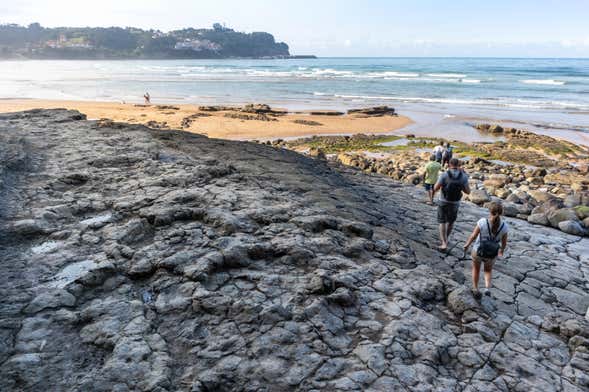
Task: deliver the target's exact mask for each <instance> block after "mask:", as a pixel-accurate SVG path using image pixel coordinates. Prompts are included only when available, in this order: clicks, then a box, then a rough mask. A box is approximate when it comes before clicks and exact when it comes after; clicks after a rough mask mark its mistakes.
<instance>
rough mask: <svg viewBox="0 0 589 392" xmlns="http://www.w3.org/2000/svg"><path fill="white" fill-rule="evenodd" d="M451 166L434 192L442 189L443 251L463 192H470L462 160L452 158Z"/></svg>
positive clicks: (441, 227) (439, 221)
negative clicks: (461, 164) (461, 163)
mask: <svg viewBox="0 0 589 392" xmlns="http://www.w3.org/2000/svg"><path fill="white" fill-rule="evenodd" d="M449 165H450V168H449V169H448V170H447V171H446V172H444V173H442V174H441V175H440V177H439V178H438V182H437V183H436V185H435V186H434V194H435V193H436V192H437V191H439V190H441V191H442V192H441V194H440V202H439V204H438V223H439V224H440V228H439V229H440V240H441V245H440V246H439V247H438V249H439V250H440V251H442V252H444V251H446V250H447V249H448V238H449V237H450V234H451V233H452V228H453V227H454V222H455V221H456V218H457V217H458V208H459V207H460V199H462V193H466V194H470V187H469V185H468V175H467V174H466V173H465V172H464V170H463V169H461V168H460V161H459V160H458V159H456V158H452V159H450V163H449Z"/></svg>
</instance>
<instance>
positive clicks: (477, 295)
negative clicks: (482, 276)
mask: <svg viewBox="0 0 589 392" xmlns="http://www.w3.org/2000/svg"><path fill="white" fill-rule="evenodd" d="M472 296H473V297H474V299H481V298H482V297H483V295H482V294H481V292H480V291H478V290H475V289H472Z"/></svg>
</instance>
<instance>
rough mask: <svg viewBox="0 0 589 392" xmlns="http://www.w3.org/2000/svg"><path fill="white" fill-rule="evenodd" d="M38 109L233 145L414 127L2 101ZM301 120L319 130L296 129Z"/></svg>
mask: <svg viewBox="0 0 589 392" xmlns="http://www.w3.org/2000/svg"><path fill="white" fill-rule="evenodd" d="M35 108H43V109H50V108H67V109H75V110H78V111H80V112H82V113H84V114H86V115H87V116H88V119H101V118H108V119H111V120H113V121H120V122H128V123H136V124H147V123H148V122H150V121H155V122H157V123H159V125H161V124H162V123H164V122H165V123H166V127H168V128H171V129H185V130H186V131H190V132H195V133H199V134H205V135H207V136H209V137H215V138H223V139H234V140H249V139H262V140H263V139H273V138H292V137H299V136H310V135H319V134H321V135H333V134H355V133H391V132H393V131H396V130H398V129H400V128H403V127H405V126H407V125H409V124H411V123H412V121H411V119H409V118H408V117H405V116H382V117H362V116H358V115H342V116H330V115H311V114H309V113H305V112H289V113H288V114H285V115H282V116H276V117H272V118H274V119H275V120H276V121H261V120H249V119H248V120H244V119H239V118H229V117H226V115H231V114H232V113H233V114H239V112H234V111H229V112H227V111H219V112H203V111H201V110H199V109H198V105H164V106H158V105H156V104H153V105H151V106H144V105H136V104H132V103H116V102H92V101H59V100H37V99H34V100H33V99H0V112H2V113H4V112H15V111H21V110H29V109H35ZM244 114H245V113H244ZM189 116H193V117H194V118H193V120H192V122H191V123H190V125H188V126H187V127H183V126H182V125H183V124H182V122H183V119H185V118H187V117H189ZM297 120H298V121H302V120H304V121H307V122H309V121H312V122H315V123H318V124H314V125H306V124H301V123H295V121H297ZM152 125H153V124H152ZM156 126H157V125H156Z"/></svg>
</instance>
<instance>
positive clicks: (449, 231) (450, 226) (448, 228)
mask: <svg viewBox="0 0 589 392" xmlns="http://www.w3.org/2000/svg"><path fill="white" fill-rule="evenodd" d="M453 228H454V222H451V223H446V246H448V242H449V241H450V234H452V229H453Z"/></svg>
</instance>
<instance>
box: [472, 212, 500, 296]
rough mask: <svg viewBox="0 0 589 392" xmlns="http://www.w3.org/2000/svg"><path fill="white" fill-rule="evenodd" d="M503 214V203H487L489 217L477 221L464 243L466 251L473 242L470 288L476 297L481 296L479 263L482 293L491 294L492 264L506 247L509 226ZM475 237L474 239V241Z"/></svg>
mask: <svg viewBox="0 0 589 392" xmlns="http://www.w3.org/2000/svg"><path fill="white" fill-rule="evenodd" d="M501 215H503V205H501V203H498V202H491V203H490V204H489V217H487V218H482V219H480V220H479V221H478V222H477V225H476V227H475V228H474V230H473V232H472V234H471V235H470V237H469V238H468V241H466V244H464V253H465V254H466V252H467V251H468V248H469V247H470V245H471V244H472V243H473V242H474V246H473V249H472V253H471V257H472V290H473V295H474V297H475V298H476V299H480V298H481V297H482V294H481V292H480V291H479V276H480V274H481V264H484V272H485V288H484V289H483V293H484V294H485V295H491V293H490V291H489V289H490V288H491V276H492V274H493V265H494V264H495V260H496V259H497V257H503V254H504V253H505V248H506V247H507V233H508V232H509V228H508V227H507V224H506V223H505V222H504V221H503V220H502V219H501ZM475 239H476V241H475Z"/></svg>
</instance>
